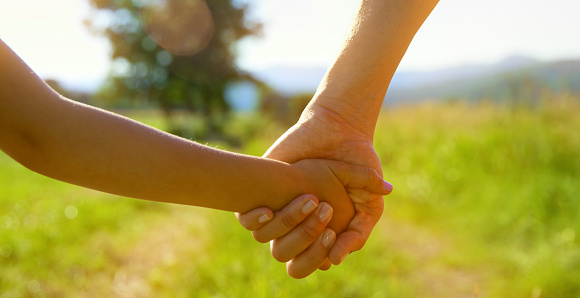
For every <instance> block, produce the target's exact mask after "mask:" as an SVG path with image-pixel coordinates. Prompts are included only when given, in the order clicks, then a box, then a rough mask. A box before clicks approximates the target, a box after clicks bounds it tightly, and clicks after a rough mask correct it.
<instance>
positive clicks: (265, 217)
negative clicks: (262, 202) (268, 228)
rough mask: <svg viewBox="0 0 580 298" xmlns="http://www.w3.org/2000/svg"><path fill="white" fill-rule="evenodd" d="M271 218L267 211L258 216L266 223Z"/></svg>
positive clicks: (260, 221)
mask: <svg viewBox="0 0 580 298" xmlns="http://www.w3.org/2000/svg"><path fill="white" fill-rule="evenodd" d="M269 220H270V216H269V215H268V214H267V213H266V214H263V215H262V216H260V217H259V218H258V222H259V223H264V222H267V221H269Z"/></svg>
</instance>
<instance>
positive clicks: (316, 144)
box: [264, 117, 383, 264]
mask: <svg viewBox="0 0 580 298" xmlns="http://www.w3.org/2000/svg"><path fill="white" fill-rule="evenodd" d="M264 157H267V158H272V159H277V160H281V161H285V162H288V163H294V162H296V161H299V160H301V159H307V158H324V159H332V160H338V161H344V162H348V163H352V164H357V165H362V166H368V167H372V168H374V169H375V170H376V171H377V172H378V173H380V174H382V169H381V164H380V160H379V158H378V156H377V154H376V152H375V150H374V148H373V143H372V139H371V138H369V137H368V136H365V135H364V134H363V133H361V132H359V131H357V130H356V129H354V128H352V127H351V126H349V125H348V124H346V123H341V122H340V121H337V120H336V119H334V120H332V119H330V118H325V119H322V118H320V117H311V118H309V119H306V120H303V121H300V122H299V123H298V124H296V125H294V126H293V127H292V128H291V129H290V130H288V131H287V132H286V133H285V134H284V135H282V136H281V137H280V138H279V139H278V140H277V141H276V143H275V144H274V145H273V146H272V147H271V148H270V149H269V150H268V152H266V154H265V155H264ZM349 196H350V198H351V200H352V201H353V204H354V207H355V212H356V214H355V216H354V217H353V218H352V220H351V222H350V224H349V226H348V228H347V231H345V232H343V233H342V234H340V235H339V236H338V238H337V241H336V244H335V246H334V247H333V249H332V251H331V252H330V255H329V259H330V260H331V261H332V262H333V263H335V264H336V263H339V262H340V259H341V258H342V256H343V255H345V254H346V253H348V252H351V251H355V250H358V249H360V248H361V247H362V246H363V245H364V243H365V241H366V239H367V238H368V236H369V235H370V232H371V230H372V228H373V227H374V226H375V224H376V223H377V221H378V220H379V218H380V216H381V214H382V212H383V200H382V197H381V196H380V195H370V194H369V193H366V192H350V193H349Z"/></svg>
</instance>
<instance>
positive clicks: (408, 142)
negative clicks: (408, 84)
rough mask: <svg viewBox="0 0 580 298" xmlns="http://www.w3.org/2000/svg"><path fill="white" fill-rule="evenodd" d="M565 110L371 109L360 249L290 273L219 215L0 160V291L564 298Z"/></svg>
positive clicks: (579, 278)
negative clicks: (370, 208) (378, 181)
mask: <svg viewBox="0 0 580 298" xmlns="http://www.w3.org/2000/svg"><path fill="white" fill-rule="evenodd" d="M579 113H580V102H579V101H578V99H570V98H560V99H558V100H553V101H552V102H545V103H543V104H542V105H539V106H537V107H534V108H513V107H499V106H494V105H487V104H478V105H467V104H461V103H447V104H443V103H442V104H422V105H419V106H409V107H400V108H396V109H393V110H389V111H385V112H383V113H382V115H381V118H380V120H379V124H378V127H377V133H376V137H375V139H376V140H375V145H376V146H375V147H376V149H377V152H378V153H379V155H380V157H381V160H382V162H383V167H384V172H385V178H386V179H387V180H388V181H390V182H391V183H393V185H394V186H395V191H394V192H393V194H391V195H390V196H388V197H386V202H385V208H386V209H385V214H384V216H383V218H382V219H381V221H380V222H379V224H378V226H377V227H376V228H375V230H374V232H373V234H372V236H371V239H370V240H369V242H368V243H367V245H366V246H365V248H364V249H363V250H362V251H360V252H357V253H355V254H352V255H351V256H350V257H349V258H347V259H346V261H345V263H344V264H343V265H341V266H338V267H333V268H332V269H331V270H330V271H328V272H318V273H315V274H313V275H312V276H310V277H308V278H306V279H302V280H293V279H291V278H289V277H287V276H286V274H285V267H284V264H280V263H278V262H276V261H275V260H274V259H273V258H271V257H270V255H269V249H268V246H267V245H265V244H259V243H257V242H255V241H254V240H253V239H252V237H251V235H250V234H249V232H247V231H245V230H244V229H243V228H241V227H240V226H239V225H238V224H237V221H236V220H235V218H234V216H233V215H232V214H229V213H226V212H220V211H213V210H205V209H201V208H195V207H187V206H176V205H168V204H159V203H150V202H143V201H139V200H134V199H127V198H119V197H114V196H110V195H107V194H103V193H99V192H95V191H91V190H86V189H82V188H79V187H75V186H70V185H67V184H64V183H60V182H56V181H52V180H50V179H48V178H45V177H42V176H40V175H38V174H35V173H32V172H30V171H28V170H27V169H25V168H23V167H22V166H20V165H18V164H16V163H15V162H13V161H12V160H10V159H9V158H8V157H6V156H5V155H3V154H0V268H1V270H0V297H2V298H3V297H27V296H41V297H44V296H56V297H79V296H95V297H110V296H122V297H147V296H151V297H160V296H161V297H320V296H321V295H324V296H331V295H332V296H333V297H475V296H478V297H578V296H580V271H578V270H577V269H578V268H580V245H579V243H580V241H579V240H578V239H577V238H576V237H575V236H576V231H580V220H579V215H580V204H579V203H578V201H579V199H580V195H579V193H580V117H578V116H577V115H578V114H579ZM133 116H135V117H136V118H137V119H139V120H143V121H144V122H147V123H151V124H154V125H157V126H159V125H160V124H159V123H161V122H160V121H159V120H158V119H156V118H154V117H151V116H150V115H133ZM235 127H238V129H239V127H242V126H235ZM248 127H251V125H250V126H248ZM281 131H282V130H279V129H276V128H271V129H269V130H268V131H267V132H264V133H261V134H260V137H259V138H251V139H249V140H246V142H245V144H246V146H245V147H244V148H243V149H239V151H241V152H245V153H250V154H255V155H259V154H261V153H262V152H263V151H264V150H265V149H266V148H267V146H268V144H271V143H272V142H273V141H274V139H275V137H276V134H279V133H280V132H281ZM244 133H245V132H244V131H241V132H238V134H244ZM247 135H251V134H247ZM210 145H215V144H210ZM220 146H222V145H220Z"/></svg>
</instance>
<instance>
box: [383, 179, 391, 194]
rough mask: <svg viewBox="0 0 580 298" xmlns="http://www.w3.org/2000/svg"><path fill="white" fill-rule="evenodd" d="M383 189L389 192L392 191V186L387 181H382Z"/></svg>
mask: <svg viewBox="0 0 580 298" xmlns="http://www.w3.org/2000/svg"><path fill="white" fill-rule="evenodd" d="M383 187H384V188H385V189H386V190H387V191H389V192H391V191H393V185H392V184H391V183H389V182H387V181H383Z"/></svg>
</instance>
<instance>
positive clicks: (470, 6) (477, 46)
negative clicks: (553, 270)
mask: <svg viewBox="0 0 580 298" xmlns="http://www.w3.org/2000/svg"><path fill="white" fill-rule="evenodd" d="M237 1H238V2H240V1H242V2H244V1H245V0H237ZM245 2H248V3H249V5H250V7H251V14H250V18H252V19H255V20H258V21H260V22H262V23H263V25H264V29H263V32H262V36H261V37H259V38H255V37H252V38H247V39H246V40H244V41H242V42H241V43H240V45H239V47H238V51H239V59H238V64H239V66H240V67H241V68H243V69H246V70H259V69H264V68H268V67H270V66H279V65H293V66H327V65H328V64H329V63H330V62H331V61H332V59H333V57H334V56H335V54H336V53H337V51H338V49H339V47H340V44H341V42H342V39H343V36H344V34H345V32H346V29H347V27H348V24H349V20H350V18H351V16H352V13H353V11H354V7H355V6H356V3H357V2H358V0H292V1H289V0H285V1H284V0H255V1H252V0H248V1H245ZM89 11H90V9H89V6H88V1H87V0H50V1H47V0H18V1H15V0H0V39H2V40H3V41H4V42H6V43H7V44H8V45H9V46H10V47H12V49H13V50H15V51H16V52H17V53H18V54H19V55H20V56H21V57H22V58H23V59H24V60H25V61H26V62H27V63H28V64H29V65H30V66H31V67H32V68H33V69H34V70H35V71H36V72H37V73H39V74H40V75H41V76H42V77H44V78H56V79H59V80H62V81H65V83H67V82H68V84H75V83H80V82H85V83H86V82H88V81H90V82H96V81H98V80H100V79H102V78H103V77H105V76H106V74H107V72H108V69H109V67H110V62H109V58H108V57H109V46H108V44H107V42H106V40H105V39H103V38H100V37H95V36H93V35H91V34H90V33H89V32H88V31H87V30H86V28H85V27H84V26H83V23H82V21H83V19H84V18H86V17H87V16H88V15H89ZM579 11H580V1H575V0H552V1H547V0H543V1H541V0H510V1H505V0H488V1H474V0H442V1H440V3H439V4H438V6H437V7H436V8H435V10H434V11H433V13H432V14H431V16H430V17H429V18H428V19H427V21H426V22H425V23H424V25H423V27H422V28H421V29H420V30H419V32H418V33H417V35H416V36H415V39H414V40H413V42H412V43H411V46H410V47H409V50H408V51H407V54H406V55H405V57H404V58H403V61H402V62H401V65H400V66H399V70H406V71H428V70H434V69H439V68H445V67H452V66H457V65H463V64H486V63H493V62H497V61H499V60H501V59H503V58H505V57H507V56H510V55H526V56H530V57H532V58H536V59H540V60H559V59H567V58H580V38H578V37H577V36H578V29H580V18H578V16H577V15H578V12H579Z"/></svg>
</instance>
